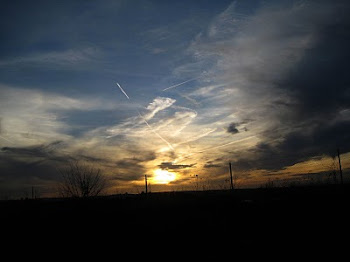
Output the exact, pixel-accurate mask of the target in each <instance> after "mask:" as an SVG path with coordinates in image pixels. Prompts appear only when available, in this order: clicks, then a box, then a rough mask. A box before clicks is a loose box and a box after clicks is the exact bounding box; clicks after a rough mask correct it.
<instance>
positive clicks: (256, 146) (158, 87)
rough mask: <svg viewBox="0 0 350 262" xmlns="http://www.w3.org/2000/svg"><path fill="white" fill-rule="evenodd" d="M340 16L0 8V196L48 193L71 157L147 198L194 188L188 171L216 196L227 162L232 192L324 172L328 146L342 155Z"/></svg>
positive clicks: (311, 7)
mask: <svg viewBox="0 0 350 262" xmlns="http://www.w3.org/2000/svg"><path fill="white" fill-rule="evenodd" d="M348 10H349V4H347V2H346V1H262V0H260V1H259V0H256V1H253V0H252V1H211V0H207V1H204V0H203V1H142V0H139V1H117V0H116V1H2V3H1V9H0V17H1V18H0V19H1V23H0V32H1V38H2V41H1V43H0V94H1V98H0V147H1V151H0V154H1V155H2V160H1V161H0V168H1V169H2V172H1V174H2V175H1V176H2V177H1V180H0V182H1V184H0V185H1V188H2V191H3V192H5V193H3V195H6V194H8V195H11V194H15V193H14V192H17V193H16V194H18V192H24V191H25V190H26V188H30V187H31V186H32V185H35V186H36V187H38V188H41V190H42V192H46V193H47V192H51V191H52V188H54V187H55V184H56V183H57V180H58V179H59V176H58V175H57V172H56V171H55V170H57V167H60V166H64V165H65V164H66V163H67V161H68V160H69V159H79V160H80V161H87V162H89V163H90V164H93V165H95V166H98V167H100V168H101V169H103V170H104V172H105V173H106V175H107V176H108V177H109V178H110V179H111V181H112V185H113V186H112V187H111V188H112V189H111V190H112V191H113V190H114V191H118V190H119V191H135V190H136V189H137V190H139V188H142V183H143V176H144V175H145V174H147V175H149V176H150V178H152V179H153V180H152V179H151V180H150V181H151V183H153V189H154V190H169V189H170V188H171V189H172V190H173V189H180V188H191V186H193V179H192V178H193V177H194V175H195V174H200V177H201V179H202V180H201V181H202V183H203V187H204V185H206V186H207V187H209V186H208V185H210V186H211V187H215V188H218V187H226V186H227V175H228V174H227V165H228V162H232V163H233V166H234V170H235V173H236V175H237V181H238V182H239V184H240V185H241V186H259V185H261V184H262V183H264V182H266V181H267V180H269V179H275V180H278V181H282V182H285V181H294V180H295V179H296V178H297V179H305V177H306V176H305V174H307V177H309V176H310V174H315V176H316V175H317V174H323V173H327V172H329V170H333V169H334V159H332V157H333V156H334V154H335V150H336V148H337V147H340V148H341V150H342V153H344V154H346V153H347V152H348V151H349V137H348V133H349V132H348V131H349V127H350V122H349V120H350V111H349V109H350V108H349V106H350V105H349V101H350V100H349V99H348V98H350V97H349V96H350V91H349V88H348V83H349V79H348V76H347V72H348V63H347V58H348V57H349V51H348V46H349V42H350V40H349V25H350V23H349V18H348V17H347V11H348ZM117 83H119V84H120V87H121V88H122V89H123V91H124V92H125V93H126V95H127V96H128V97H126V95H124V94H123V92H122V90H121V89H119V87H118V86H117ZM128 98H130V99H128ZM320 163H322V164H320ZM344 165H345V167H347V162H346V163H345V164H344ZM159 170H161V171H159ZM167 172H168V173H167ZM162 176H163V177H162ZM319 176H320V175H319ZM167 178H169V181H167ZM112 191H111V192H112ZM114 191H113V192H114Z"/></svg>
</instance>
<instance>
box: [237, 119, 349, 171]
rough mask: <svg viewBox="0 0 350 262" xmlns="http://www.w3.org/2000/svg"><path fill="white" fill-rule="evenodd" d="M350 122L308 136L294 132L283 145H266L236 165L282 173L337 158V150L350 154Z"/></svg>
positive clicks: (320, 127)
mask: <svg viewBox="0 0 350 262" xmlns="http://www.w3.org/2000/svg"><path fill="white" fill-rule="evenodd" d="M349 132H350V121H340V122H336V123H334V124H329V123H322V124H319V125H317V126H314V127H313V128H311V130H310V131H308V132H300V131H298V132H290V133H288V134H287V135H286V136H285V137H284V140H283V142H280V143H277V144H275V145H273V144H272V143H268V142H267V141H268V140H267V141H266V142H262V143H259V144H258V145H257V146H256V147H255V148H253V149H251V150H249V151H247V152H246V154H244V156H243V157H241V158H239V159H238V160H237V161H236V162H235V163H234V165H235V166H236V167H238V168H242V169H251V168H258V169H270V170H279V169H281V168H284V167H286V166H290V165H293V164H295V163H298V162H301V161H306V160H309V159H311V158H314V157H315V156H321V155H328V156H331V157H333V156H334V155H335V154H336V150H337V148H340V150H341V153H345V152H349V151H350V133H349Z"/></svg>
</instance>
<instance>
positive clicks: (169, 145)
mask: <svg viewBox="0 0 350 262" xmlns="http://www.w3.org/2000/svg"><path fill="white" fill-rule="evenodd" d="M117 86H118V87H119V89H120V91H122V93H123V94H124V95H125V96H126V98H127V99H128V100H130V98H129V96H128V94H127V93H126V92H125V91H124V89H123V88H122V87H121V86H120V85H119V83H117ZM136 110H137V113H138V114H139V116H140V117H141V118H142V119H143V121H144V122H145V123H146V125H147V126H148V128H149V129H150V130H151V131H152V132H153V133H154V134H155V135H156V136H158V137H159V138H160V139H161V140H162V141H163V142H164V143H166V144H167V145H168V147H169V148H170V149H171V150H173V151H174V147H173V146H172V145H171V144H170V143H169V142H168V141H167V140H166V139H165V138H163V137H162V136H161V135H160V134H159V133H157V132H156V131H155V130H154V129H153V128H152V127H151V126H150V124H149V123H148V122H147V120H146V118H145V117H144V116H143V115H142V114H141V113H140V111H139V110H138V109H136Z"/></svg>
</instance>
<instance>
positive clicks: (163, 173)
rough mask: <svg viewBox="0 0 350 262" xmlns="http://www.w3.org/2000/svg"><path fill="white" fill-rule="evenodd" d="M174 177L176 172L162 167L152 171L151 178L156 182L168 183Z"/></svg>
mask: <svg viewBox="0 0 350 262" xmlns="http://www.w3.org/2000/svg"><path fill="white" fill-rule="evenodd" d="M175 179H176V174H174V173H172V172H169V171H167V170H163V169H157V170H155V171H154V177H153V180H154V182H155V183H157V184H168V183H169V182H171V181H174V180H175Z"/></svg>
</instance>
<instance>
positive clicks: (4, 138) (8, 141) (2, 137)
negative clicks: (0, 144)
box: [0, 135, 13, 144]
mask: <svg viewBox="0 0 350 262" xmlns="http://www.w3.org/2000/svg"><path fill="white" fill-rule="evenodd" d="M0 138H2V139H4V140H6V141H7V142H10V143H11V144H13V142H12V141H11V140H9V139H7V138H5V137H3V136H1V135H0Z"/></svg>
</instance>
